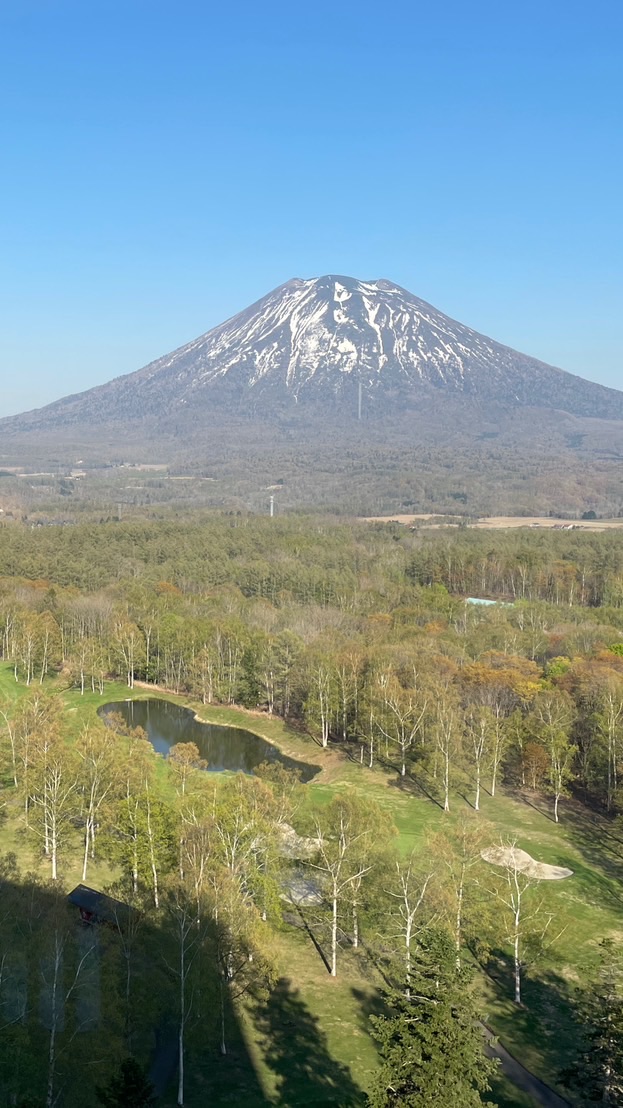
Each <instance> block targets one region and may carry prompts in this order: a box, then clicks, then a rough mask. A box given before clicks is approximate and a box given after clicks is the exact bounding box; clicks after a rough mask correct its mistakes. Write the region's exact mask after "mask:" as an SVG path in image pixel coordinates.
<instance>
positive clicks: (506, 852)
mask: <svg viewBox="0 0 623 1108" xmlns="http://www.w3.org/2000/svg"><path fill="white" fill-rule="evenodd" d="M481 858H484V860H485V862H491V864H492V865H493V866H505V867H506V868H507V869H515V868H516V869H518V870H519V872H520V873H525V874H526V877H535V878H536V879H537V880H538V881H562V880H563V878H564V877H571V876H572V874H573V870H572V869H565V868H564V867H563V866H548V865H547V864H546V863H545V862H537V861H536V860H535V859H534V858H531V857H530V855H529V854H527V853H526V851H525V850H520V849H519V847H518V846H490V847H489V849H488V850H483V852H482V854H481Z"/></svg>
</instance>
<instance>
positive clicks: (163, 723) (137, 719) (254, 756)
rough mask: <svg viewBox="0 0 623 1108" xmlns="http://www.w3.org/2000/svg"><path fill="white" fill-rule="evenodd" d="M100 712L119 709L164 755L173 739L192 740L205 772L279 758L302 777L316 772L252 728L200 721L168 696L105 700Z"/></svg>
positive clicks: (248, 766) (242, 767)
mask: <svg viewBox="0 0 623 1108" xmlns="http://www.w3.org/2000/svg"><path fill="white" fill-rule="evenodd" d="M99 712H100V715H108V714H109V713H110V712H118V713H119V714H120V715H121V716H123V718H124V720H125V721H126V723H127V724H128V725H129V726H130V727H142V728H143V730H144V731H145V732H146V734H147V738H148V739H149V741H150V743H151V744H152V746H153V748H154V750H155V751H156V752H157V753H158V754H164V756H165V758H166V757H167V756H168V754H169V750H170V749H171V747H172V746H175V744H176V743H195V745H196V746H197V747H198V749H199V753H200V755H201V757H202V758H205V760H206V761H207V763H208V767H207V768H208V773H223V772H224V771H226V770H229V771H230V772H233V773H236V772H238V771H242V773H253V771H254V770H255V769H256V768H257V766H259V765H260V764H261V763H262V762H281V764H282V765H284V766H287V767H288V769H295V770H299V771H300V773H301V779H302V780H303V781H310V780H311V778H312V777H314V776H315V774H316V773H317V772H318V766H312V765H308V764H307V763H306V762H297V761H295V760H294V758H288V757H287V756H286V755H285V754H281V753H280V751H279V750H277V747H275V746H273V745H272V743H269V742H267V741H266V739H263V738H262V737H261V736H260V735H255V734H253V732H252V731H245V730H244V729H243V728H241V727H220V726H219V725H218V724H214V723H202V722H201V721H200V720H198V719H196V718H195V715H194V712H192V711H191V709H190V708H183V707H181V705H179V704H173V703H172V702H171V701H170V700H155V699H154V700H121V701H117V702H115V703H113V704H104V705H103V707H101V708H100V709H99Z"/></svg>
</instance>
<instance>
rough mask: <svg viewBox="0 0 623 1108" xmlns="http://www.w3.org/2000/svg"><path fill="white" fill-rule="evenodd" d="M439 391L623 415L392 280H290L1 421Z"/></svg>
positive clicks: (280, 406) (24, 423) (113, 416)
mask: <svg viewBox="0 0 623 1108" xmlns="http://www.w3.org/2000/svg"><path fill="white" fill-rule="evenodd" d="M440 393H446V394H452V396H453V397H455V398H456V399H458V398H460V396H461V394H465V395H466V396H469V397H471V398H473V399H474V400H477V401H483V402H485V401H486V402H490V401H493V402H495V403H496V404H501V405H503V406H504V407H505V408H506V409H508V408H509V407H510V408H517V407H525V406H529V407H535V408H541V409H542V408H546V409H558V410H560V409H562V410H564V411H567V412H569V413H572V414H573V415H576V416H592V417H597V418H600V419H614V420H618V419H623V393H621V392H618V391H616V390H614V389H607V388H605V387H603V386H601V385H596V384H593V383H591V382H589V381H586V380H584V379H583V378H580V377H575V376H573V375H572V374H569V373H565V372H564V371H562V370H560V369H555V368H553V367H552V366H548V365H546V364H544V363H543V362H540V361H537V360H536V359H534V358H531V357H528V356H526V355H524V354H519V353H517V352H516V351H515V350H512V349H510V348H509V347H507V346H503V345H501V344H500V343H497V342H494V341H493V340H492V339H489V338H487V337H485V336H484V335H481V334H478V332H476V331H473V330H471V329H470V328H469V327H466V326H464V325H463V324H462V323H457V322H456V321H454V320H452V319H450V318H449V317H448V316H446V315H443V313H442V312H440V311H438V310H437V309H436V308H433V307H432V306H431V305H430V304H427V303H426V302H425V301H423V300H419V299H418V298H417V297H416V296H413V295H412V294H411V293H409V292H407V291H405V289H402V288H400V287H399V286H397V285H394V284H392V283H391V282H390V281H386V280H377V281H358V280H355V279H353V278H351V277H340V276H326V277H319V278H317V279H314V280H301V279H299V278H295V279H294V280H291V281H288V282H287V283H286V284H284V285H281V286H280V287H279V288H277V289H275V290H274V291H273V292H270V293H269V294H268V295H267V296H265V297H263V298H262V299H261V300H259V301H257V303H255V304H253V305H252V306H251V307H249V308H247V309H246V310H245V311H242V312H240V313H239V314H238V315H235V316H233V317H232V318H231V319H229V320H227V321H226V322H225V323H222V324H220V325H219V326H218V327H215V328H213V329H212V330H211V331H208V332H207V334H204V335H202V336H201V337H200V338H198V339H195V340H194V341H193V342H190V343H188V344H187V345H186V346H182V347H180V348H179V349H178V350H175V351H173V353H171V354H167V355H165V356H164V357H162V358H159V359H157V360H156V361H154V362H151V363H150V364H149V365H147V366H145V368H143V369H141V370H138V371H137V372H136V373H132V374H129V375H127V376H125V377H120V378H117V379H116V380H113V381H111V382H110V383H109V384H107V385H102V386H100V387H98V388H95V389H90V390H89V391H88V392H85V393H80V394H78V395H76V396H73V397H67V398H65V399H63V400H59V401H56V402H55V403H54V404H51V405H48V406H47V407H46V408H43V409H41V410H40V411H38V412H32V413H29V414H27V415H26V416H20V417H13V418H12V419H10V420H3V421H0V427H2V426H4V427H5V429H6V430H27V429H29V428H32V427H34V426H37V427H49V428H54V427H58V426H62V425H67V423H85V422H86V423H97V422H110V421H111V420H117V419H121V420H123V421H124V422H127V421H128V419H142V418H145V417H152V418H155V419H156V420H158V422H161V421H164V423H165V424H166V422H167V420H170V419H171V417H172V416H174V415H175V414H176V413H177V414H178V415H179V414H181V412H183V411H186V412H190V411H193V412H197V413H199V412H206V411H207V410H209V409H211V408H216V409H218V410H219V411H223V410H231V411H235V412H240V411H243V412H244V411H247V412H263V413H266V414H268V413H269V412H271V411H273V412H283V410H284V408H286V409H288V408H289V409H295V408H296V409H299V410H300V408H301V407H304V408H307V407H308V405H310V404H311V405H313V407H314V408H318V407H320V408H321V409H322V408H325V409H326V408H327V406H328V405H331V406H332V407H333V408H335V406H336V404H337V405H338V406H339V408H340V410H342V411H344V410H346V411H350V412H351V413H352V414H353V415H356V414H357V409H358V407H359V405H360V404H363V406H364V409H365V411H366V414H367V416H368V417H373V416H374V415H375V414H378V415H382V414H385V413H386V412H387V411H388V410H389V409H391V408H394V409H396V410H397V409H400V410H401V411H403V412H404V411H405V410H409V409H411V408H417V406H418V400H419V399H421V398H423V397H424V396H428V397H430V396H431V395H433V394H436V395H437V396H439V394H440Z"/></svg>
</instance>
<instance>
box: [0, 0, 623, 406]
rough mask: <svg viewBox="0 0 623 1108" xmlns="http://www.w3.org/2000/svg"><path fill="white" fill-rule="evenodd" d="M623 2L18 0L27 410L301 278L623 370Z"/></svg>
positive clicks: (1, 80)
mask: <svg viewBox="0 0 623 1108" xmlns="http://www.w3.org/2000/svg"><path fill="white" fill-rule="evenodd" d="M622 32H623V5H622V4H621V3H620V0H616V2H615V0H613V2H606V0H593V3H592V4H590V5H587V4H585V3H582V4H579V3H577V2H575V0H566V2H565V3H562V2H560V0H540V2H539V3H535V2H533V0H522V3H521V4H518V3H516V4H504V3H501V2H500V0H495V2H489V0H472V2H470V3H469V4H468V3H466V2H465V0H461V2H456V0H438V2H437V4H436V5H432V4H430V3H426V4H423V3H419V2H418V0H411V2H410V3H406V2H403V0H393V2H391V3H388V4H386V5H382V4H379V3H376V4H371V3H368V0H357V2H353V0H343V2H341V3H340V2H338V0H335V2H333V3H328V2H327V0H315V2H314V3H313V4H311V3H308V4H296V3H293V2H292V0H289V2H288V3H283V2H281V0H264V2H262V3H259V2H258V0H252V2H247V0H245V2H241V0H230V2H228V3H222V0H216V2H215V0H212V2H210V0H201V2H194V0H193V2H190V0H176V2H175V3H173V0H169V2H166V3H164V2H161V0H122V2H119V0H105V2H104V0H88V3H86V2H85V0H0V89H1V99H0V105H1V107H0V128H1V150H2V163H3V166H2V172H1V174H0V201H1V202H0V300H1V303H2V308H3V310H2V324H1V327H0V374H1V381H2V388H1V389H0V415H5V414H9V413H11V412H16V411H21V410H24V409H27V408H32V407H36V406H39V405H40V404H43V403H47V402H48V401H50V400H53V399H55V398H57V397H59V396H62V395H65V394H67V393H71V392H75V391H79V390H80V389H83V388H88V387H90V386H91V385H93V384H98V383H100V382H103V381H106V380H109V379H110V378H112V377H115V376H118V375H119V374H121V373H128V372H131V371H132V370H134V369H138V368H139V367H140V366H142V365H144V364H145V363H147V362H148V361H150V360H151V359H152V358H155V357H158V356H159V355H161V354H163V353H165V352H167V351H168V350H171V349H173V348H174V347H176V346H179V345H181V344H182V343H184V342H186V341H189V340H190V339H192V338H194V337H196V336H197V335H199V334H200V333H202V332H203V331H206V330H208V329H209V328H210V327H211V326H214V325H215V324H217V323H219V322H221V321H222V320H223V319H225V318H227V317H228V316H230V315H233V314H234V313H235V312H236V311H238V310H240V309H242V308H244V307H246V306H247V305H248V304H249V303H251V302H252V301H253V300H256V299H258V298H259V297H260V296H262V295H263V294H264V293H265V292H268V291H269V290H270V289H271V288H273V287H275V286H276V285H278V284H281V283H282V282H283V281H286V280H288V279H289V278H290V277H293V276H298V277H311V276H318V275H320V274H323V273H345V274H349V275H351V276H356V277H361V278H367V279H372V278H375V277H387V278H389V279H391V280H394V281H396V282H397V283H399V284H401V285H403V286H405V287H406V288H408V289H410V290H411V291H412V292H414V293H415V294H416V295H418V296H421V297H423V298H424V299H426V300H429V301H431V302H432V303H433V304H435V305H436V306H437V307H438V308H440V309H441V310H442V311H445V312H447V313H448V314H449V315H452V316H454V317H455V318H457V319H460V320H461V321H462V322H464V323H467V324H468V325H470V326H472V327H475V328H476V329H478V330H481V331H484V332H485V333H486V334H489V335H491V336H492V337H493V338H495V339H497V340H499V341H501V342H506V343H508V344H509V345H512V346H515V347H517V348H518V349H520V350H523V351H525V352H526V353H529V354H533V355H535V356H536V357H540V358H542V359H543V360H545V361H550V362H552V363H553V364H556V365H560V366H562V367H563V368H565V369H569V370H571V371H572V372H575V373H580V374H581V375H582V376H586V377H589V378H591V379H593V380H596V381H601V382H603V383H605V384H610V385H613V386H615V387H622V388H623V312H622V311H621V302H622V292H623V276H622V261H621V259H622V258H623V230H622V228H623V221H622V217H621V197H622V196H623V180H622V178H623V172H622V169H623V153H622V136H621V116H622V106H623V76H622V74H623V64H622V63H623V56H622V55H623V45H622V43H623V35H622Z"/></svg>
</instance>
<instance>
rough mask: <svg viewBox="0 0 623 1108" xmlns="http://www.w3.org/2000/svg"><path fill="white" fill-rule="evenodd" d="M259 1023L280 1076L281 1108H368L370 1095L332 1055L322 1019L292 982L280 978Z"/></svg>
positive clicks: (268, 1055) (267, 1056)
mask: <svg viewBox="0 0 623 1108" xmlns="http://www.w3.org/2000/svg"><path fill="white" fill-rule="evenodd" d="M255 1023H256V1026H257V1028H258V1029H259V1031H260V1032H261V1034H262V1036H263V1037H264V1038H265V1040H266V1043H267V1047H266V1048H265V1050H264V1060H265V1063H266V1065H267V1066H268V1068H269V1069H271V1070H272V1071H273V1073H274V1074H275V1076H276V1078H277V1095H276V1103H277V1104H279V1105H280V1108H299V1106H303V1105H333V1106H334V1108H359V1106H362V1108H363V1105H365V1104H366V1095H365V1093H364V1092H363V1091H362V1090H361V1089H360V1088H359V1086H358V1085H357V1084H356V1083H355V1082H354V1081H353V1079H352V1076H351V1073H350V1070H349V1069H348V1067H347V1066H345V1065H343V1064H342V1063H341V1062H337V1061H336V1060H335V1059H334V1058H332V1057H331V1054H330V1053H329V1048H328V1044H327V1037H326V1035H325V1033H324V1031H322V1030H321V1028H320V1027H319V1026H318V1020H317V1019H316V1017H315V1016H314V1015H312V1013H311V1012H310V1011H309V1008H308V1007H307V1005H306V1004H305V1002H304V1001H303V1000H302V999H301V996H300V993H299V991H298V989H292V987H291V982H290V981H289V980H288V979H287V978H281V980H280V981H279V982H278V983H277V985H276V987H275V988H274V989H273V992H272V993H271V996H270V998H269V1000H268V1002H267V1003H264V1004H262V1005H261V1006H260V1007H258V1009H257V1010H256V1013H255Z"/></svg>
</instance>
